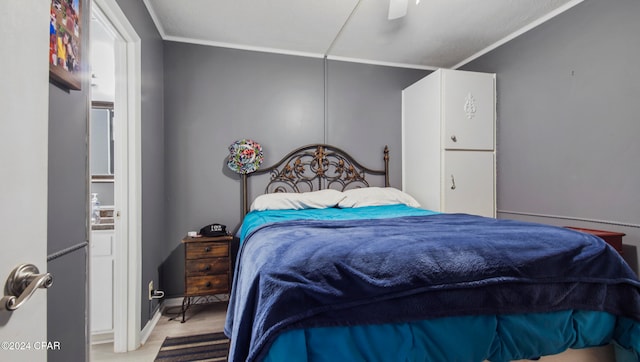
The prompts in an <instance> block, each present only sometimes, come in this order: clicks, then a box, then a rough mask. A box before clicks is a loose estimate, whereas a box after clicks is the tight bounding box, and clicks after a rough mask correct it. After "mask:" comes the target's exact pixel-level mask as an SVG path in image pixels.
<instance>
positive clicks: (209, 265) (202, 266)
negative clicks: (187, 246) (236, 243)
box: [185, 258, 229, 277]
mask: <svg viewBox="0 0 640 362" xmlns="http://www.w3.org/2000/svg"><path fill="white" fill-rule="evenodd" d="M227 272H229V258H206V259H195V260H187V265H186V266H185V273H186V274H187V276H188V277H191V276H197V275H211V274H223V273H227Z"/></svg>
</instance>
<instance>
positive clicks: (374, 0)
mask: <svg viewBox="0 0 640 362" xmlns="http://www.w3.org/2000/svg"><path fill="white" fill-rule="evenodd" d="M408 1H409V4H408V9H407V15H406V16H404V17H402V18H399V19H395V20H388V17H387V15H388V10H389V0H189V1H180V2H177V1H175V0H144V3H145V4H146V6H147V9H148V10H149V13H150V14H151V16H152V18H153V20H154V22H155V24H156V27H157V28H158V31H159V32H160V34H161V36H162V38H163V39H165V40H171V41H178V42H187V43H195V44H205V45H212V46H222V47H230V48H239V49H248V50H256V51H267V52H274V53H283V54H294V55H302V56H311V57H325V56H326V57H327V58H329V59H337V60H345V61H356V62H362V63H374V64H383V65H393V66H403V67H410V68H418V69H435V68H441V67H442V68H454V69H455V68H457V67H459V66H461V65H463V64H465V63H467V62H469V61H471V60H472V59H474V58H476V57H478V56H480V55H482V54H484V53H486V52H488V51H490V50H492V49H494V48H496V47H497V46H499V45H501V44H504V43H505V42H507V41H509V40H511V39H513V38H514V37H516V36H518V35H520V34H522V33H524V32H526V31H528V30H530V29H532V28H534V27H535V26H537V25H539V24H541V23H543V22H545V21H547V20H549V19H551V18H553V17H554V16H556V15H558V14H560V13H562V12H564V11H566V10H568V9H569V8H571V7H573V6H575V5H577V4H579V3H580V2H582V0H421V1H420V2H419V3H418V4H416V0H408Z"/></svg>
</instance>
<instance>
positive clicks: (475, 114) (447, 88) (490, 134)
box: [442, 71, 495, 150]
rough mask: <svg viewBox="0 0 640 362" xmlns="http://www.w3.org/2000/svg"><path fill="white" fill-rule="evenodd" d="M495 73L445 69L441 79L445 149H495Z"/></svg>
mask: <svg viewBox="0 0 640 362" xmlns="http://www.w3.org/2000/svg"><path fill="white" fill-rule="evenodd" d="M494 84H495V76H494V75H493V74H485V73H474V72H465V71H444V73H443V80H442V88H443V89H442V91H443V107H442V117H443V118H442V119H443V120H444V122H443V125H444V128H443V129H444V131H443V133H442V137H443V139H442V142H443V144H444V145H445V148H446V149H459V150H493V147H494V133H495V132H494V123H495V122H494V119H495V117H494V116H495V101H494V98H495V97H494V94H495V92H494Z"/></svg>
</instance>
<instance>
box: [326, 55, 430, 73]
mask: <svg viewBox="0 0 640 362" xmlns="http://www.w3.org/2000/svg"><path fill="white" fill-rule="evenodd" d="M327 59H329V60H338V61H342V62H351V63H360V64H371V65H381V66H385V67H395V68H410V69H422V70H437V69H440V68H442V67H432V66H429V65H420V64H408V63H394V62H382V61H378V60H369V59H361V58H349V57H341V56H336V55H327Z"/></svg>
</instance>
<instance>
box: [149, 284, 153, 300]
mask: <svg viewBox="0 0 640 362" xmlns="http://www.w3.org/2000/svg"><path fill="white" fill-rule="evenodd" d="M152 297H153V280H152V281H150V282H149V300H152V299H153V298H152Z"/></svg>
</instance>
